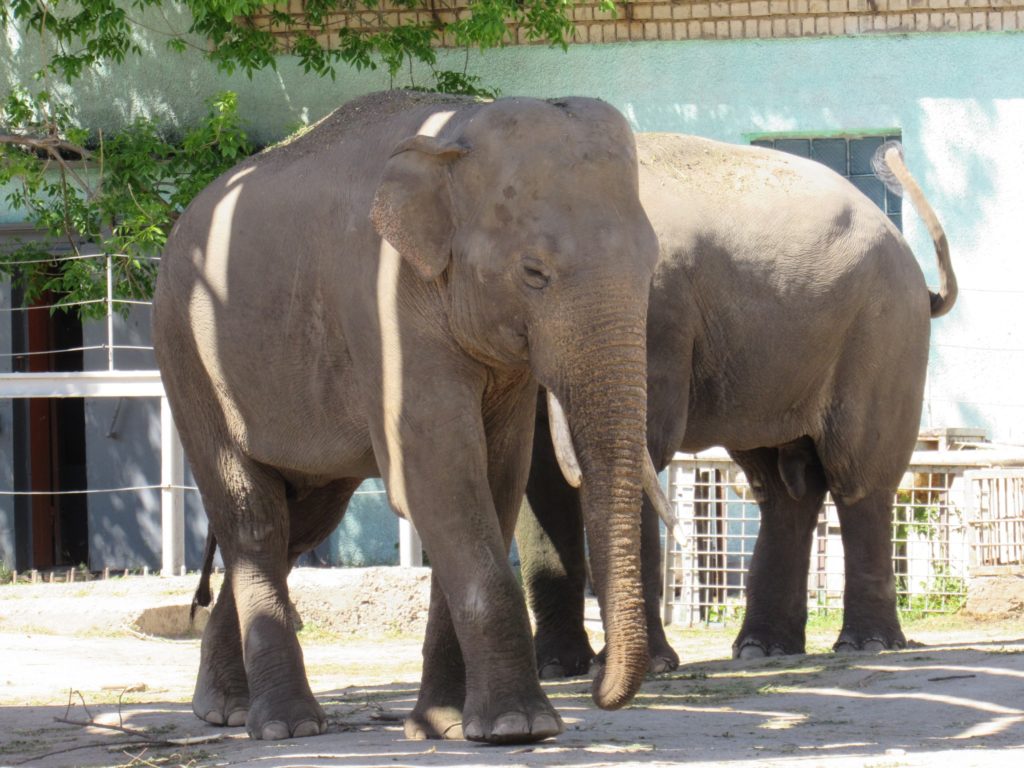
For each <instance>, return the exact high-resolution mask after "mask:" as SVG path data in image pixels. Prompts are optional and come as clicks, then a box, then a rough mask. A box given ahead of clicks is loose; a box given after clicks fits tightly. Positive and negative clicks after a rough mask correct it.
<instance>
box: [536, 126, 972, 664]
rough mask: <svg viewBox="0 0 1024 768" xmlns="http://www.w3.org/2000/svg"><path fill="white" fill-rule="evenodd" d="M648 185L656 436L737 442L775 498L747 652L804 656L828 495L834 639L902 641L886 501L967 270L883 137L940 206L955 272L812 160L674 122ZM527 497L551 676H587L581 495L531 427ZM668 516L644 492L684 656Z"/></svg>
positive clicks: (933, 225)
mask: <svg viewBox="0 0 1024 768" xmlns="http://www.w3.org/2000/svg"><path fill="white" fill-rule="evenodd" d="M637 146H638V153H639V156H640V164H641V167H640V193H641V199H642V201H643V204H644V208H645V209H646V211H647V214H648V216H649V217H650V219H651V222H652V223H653V224H654V228H655V230H656V231H657V233H658V238H659V240H660V244H661V256H660V261H659V263H658V267H657V269H656V272H655V278H654V283H653V287H652V291H651V302H650V307H649V314H648V333H647V348H648V382H647V385H648V416H647V438H648V444H649V447H650V452H651V456H652V458H653V460H654V463H655V464H656V466H657V467H658V468H659V469H661V468H664V467H665V466H666V465H667V464H668V462H669V460H670V459H671V457H672V454H673V453H674V452H676V451H677V450H683V451H699V450H702V449H704V448H707V447H709V446H712V445H722V446H725V447H726V448H728V449H729V452H730V454H731V455H732V457H733V458H734V459H735V461H736V462H737V463H738V464H739V465H740V466H741V467H742V468H743V470H744V472H745V473H746V476H747V479H748V481H749V482H750V485H751V488H752V491H753V493H754V496H755V498H756V499H757V502H758V504H759V506H760V509H761V528H760V533H759V534H758V538H757V543H756V546H755V549H754V554H753V559H752V561H751V564H750V573H749V576H748V579H747V609H746V614H745V619H744V622H743V625H742V627H741V629H740V631H739V635H738V636H737V638H736V641H735V644H734V645H733V651H734V654H735V655H736V656H739V657H751V656H763V655H768V654H776V653H801V652H803V650H804V627H805V624H806V620H807V571H808V564H809V558H810V547H811V541H812V533H813V529H814V526H815V523H816V521H817V516H818V510H819V509H820V507H821V503H822V500H823V499H824V496H825V493H826V491H831V492H832V496H833V498H834V499H835V502H836V507H837V509H838V512H839V519H840V523H841V530H842V540H843V547H844V551H845V553H846V589H845V594H844V616H843V628H842V631H841V633H840V635H839V639H838V641H837V643H836V648H837V649H842V648H851V649H862V648H863V649H872V648H873V649H880V648H898V647H901V646H902V645H903V644H904V642H905V641H904V637H903V634H902V632H901V631H900V626H899V621H898V619H897V616H896V593H895V581H894V575H893V570H892V561H891V556H890V551H891V544H890V526H891V517H892V511H891V510H892V499H893V494H894V492H895V490H896V487H897V484H898V483H899V480H900V478H901V477H902V475H903V472H904V470H905V468H906V466H907V462H908V461H909V459H910V455H911V452H912V451H913V448H914V444H915V441H916V438H917V433H918V428H919V424H920V413H921V404H922V394H923V388H924V381H925V368H926V364H927V360H928V339H929V332H930V319H931V318H932V317H937V316H939V315H941V314H943V313H945V312H947V311H948V310H949V309H950V308H951V307H952V305H953V302H954V301H955V298H956V283H955V278H954V275H953V272H952V268H951V265H950V260H949V252H948V246H947V244H946V239H945V235H944V234H943V233H942V229H941V227H940V226H939V223H938V220H937V218H936V217H935V215H934V212H933V211H932V210H931V208H930V206H928V203H927V201H925V200H924V197H923V195H922V194H921V192H920V189H919V188H918V187H917V185H916V184H915V183H914V181H913V179H912V178H910V177H909V174H907V173H906V172H905V171H906V169H905V166H903V164H902V161H901V160H900V158H899V155H898V153H897V154H896V155H895V156H894V155H893V154H892V153H891V152H890V153H887V155H886V156H887V158H888V159H890V160H891V164H892V165H893V166H894V169H901V170H900V174H901V180H902V181H903V182H904V186H906V187H907V189H908V191H910V192H911V195H912V197H913V199H914V203H915V206H916V207H917V209H918V211H919V212H920V213H921V215H922V217H923V218H924V219H925V220H926V223H927V224H928V226H929V229H930V232H931V234H932V236H933V240H934V243H935V248H936V253H937V255H938V261H939V270H940V276H941V279H942V288H941V290H940V292H939V293H937V294H936V293H931V294H930V293H929V291H928V289H927V287H926V285H925V282H924V278H923V276H922V273H921V269H920V267H919V266H918V264H917V262H916V261H915V259H914V255H913V253H911V251H910V248H909V247H908V246H907V244H906V242H905V241H904V239H903V237H902V236H901V235H900V233H899V232H898V230H897V229H896V228H895V227H894V226H893V225H892V223H891V222H890V221H889V220H888V219H887V218H886V216H885V215H884V214H883V213H882V212H881V211H880V210H879V209H878V208H877V206H875V205H874V204H873V203H872V202H871V201H870V200H868V199H867V198H866V197H865V196H864V195H862V194H861V193H860V192H858V191H857V190H856V189H855V188H854V187H853V185H851V184H850V183H849V182H847V181H846V180H845V179H843V178H841V177H840V176H839V175H837V174H835V173H833V172H832V171H831V170H829V169H827V168H825V167H824V166H823V165H820V164H818V163H816V162H812V161H809V160H803V159H800V158H796V157H793V156H790V155H787V154H783V153H781V152H776V151H773V150H765V149H761V148H757V147H744V146H734V145H729V144H722V143H718V142H714V141H708V140H705V139H700V138H695V137H689V136H682V135H669V134H640V135H638V136H637ZM527 493H528V497H529V501H530V506H531V507H532V513H531V512H529V511H527V512H526V513H525V514H523V515H522V516H521V518H520V522H519V526H518V529H517V533H516V535H517V540H518V543H519V552H520V556H521V559H522V565H523V579H524V583H525V585H526V588H527V595H528V598H529V600H530V605H531V608H532V610H533V612H534V615H535V618H536V624H537V630H536V639H535V644H536V652H537V658H538V665H539V667H540V669H541V675H542V677H545V676H546V677H555V676H561V675H573V674H581V673H583V672H585V671H586V670H587V668H588V666H589V664H590V661H591V659H592V657H593V651H592V650H591V648H590V645H589V643H588V641H587V636H586V632H585V631H584V629H583V588H584V581H585V574H584V564H583V543H582V526H583V521H582V519H581V517H580V508H579V499H578V495H577V494H576V492H575V491H574V489H572V488H570V487H569V486H568V485H567V484H566V482H565V480H564V479H563V478H562V477H561V476H560V474H559V472H558V470H557V469H556V468H555V461H554V457H553V454H552V450H551V447H550V442H549V439H548V437H547V436H546V435H544V434H541V433H540V432H538V433H537V434H536V437H535V447H534V460H533V466H532V469H531V473H530V479H529V485H528V491H527ZM660 563H661V559H660V553H659V540H658V519H657V517H656V515H655V514H654V512H653V507H652V506H651V504H650V503H648V502H647V501H645V504H644V513H643V581H644V595H645V602H646V608H647V610H646V613H647V623H648V637H649V642H650V658H651V669H652V670H654V671H664V670H666V669H672V668H675V666H677V665H678V663H679V660H678V656H677V655H676V653H675V651H673V650H672V648H671V647H670V645H669V644H668V642H667V640H666V639H665V633H664V629H663V627H662V624H661V616H660V593H661V574H660Z"/></svg>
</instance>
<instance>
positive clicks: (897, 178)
mask: <svg viewBox="0 0 1024 768" xmlns="http://www.w3.org/2000/svg"><path fill="white" fill-rule="evenodd" d="M871 165H872V167H873V168H874V170H875V175H876V176H878V178H879V179H881V180H882V182H883V183H884V184H885V186H887V187H888V188H889V190H890V191H891V192H893V193H895V194H897V195H901V196H903V195H904V193H906V195H907V196H909V197H910V200H911V202H912V203H913V204H914V209H915V210H916V211H917V213H918V215H919V216H920V217H921V219H922V220H923V221H924V223H925V226H927V227H928V233H929V234H930V235H931V236H932V244H933V245H934V246H935V257H936V259H937V260H938V263H939V290H938V292H935V291H931V290H930V291H928V293H929V295H930V296H931V307H932V310H931V311H932V317H942V316H943V315H944V314H946V313H947V312H949V310H951V309H952V308H953V305H954V304H955V303H956V296H957V285H956V275H955V274H954V273H953V262H952V261H951V260H950V257H949V241H948V240H946V233H945V232H944V231H943V229H942V224H940V223H939V217H938V216H936V215H935V211H934V210H933V209H932V206H931V204H930V203H929V202H928V200H927V199H926V198H925V196H924V192H922V191H921V187H920V186H919V185H918V183H917V181H916V180H915V179H914V177H913V176H911V175H910V171H909V170H907V166H906V164H905V163H904V162H903V145H902V144H900V143H899V142H898V141H887V142H885V143H884V144H883V145H882V146H880V147H879V148H878V149H877V150H876V151H875V156H874V157H873V158H872V160H871Z"/></svg>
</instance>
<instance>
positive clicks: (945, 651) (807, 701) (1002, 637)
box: [0, 569, 1024, 768]
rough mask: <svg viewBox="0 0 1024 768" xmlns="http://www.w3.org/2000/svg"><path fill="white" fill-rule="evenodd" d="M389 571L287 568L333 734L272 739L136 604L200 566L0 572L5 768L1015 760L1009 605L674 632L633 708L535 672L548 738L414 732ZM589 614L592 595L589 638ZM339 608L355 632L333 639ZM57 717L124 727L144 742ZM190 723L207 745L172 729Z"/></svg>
mask: <svg viewBox="0 0 1024 768" xmlns="http://www.w3.org/2000/svg"><path fill="white" fill-rule="evenodd" d="M381 570H382V569H369V570H367V571H316V570H309V569H303V570H300V571H298V572H297V573H296V574H295V577H294V578H293V583H292V593H293V597H294V599H295V602H296V604H297V606H299V608H300V611H301V612H302V614H303V618H304V620H305V624H306V626H305V629H304V630H303V631H302V633H301V634H300V638H301V639H302V643H303V648H304V652H305V657H306V664H307V668H308V671H309V676H310V682H311V684H312V687H313V690H314V691H316V693H317V696H318V697H319V699H320V701H321V703H322V704H323V706H324V708H325V710H326V711H327V712H328V714H329V718H330V729H329V732H328V733H327V734H325V735H323V736H320V737H316V738H311V739H296V740H292V741H284V742H272V743H268V742H257V741H252V740H250V739H248V738H247V737H246V736H245V734H244V729H218V728H214V727H211V726H206V725H205V724H203V723H202V722H201V721H199V720H198V719H196V718H195V717H194V716H193V715H192V713H191V709H190V706H189V703H188V702H189V698H190V696H191V691H192V685H193V682H194V679H195V673H196V668H197V665H198V659H199V642H198V640H197V639H195V638H189V637H186V638H183V639H166V638H159V637H154V636H151V635H146V634H144V633H143V632H140V631H139V630H140V623H139V621H138V617H139V616H140V615H141V614H142V613H143V611H144V610H145V609H147V608H152V607H155V606H164V607H167V606H176V608H175V609H174V610H171V611H170V612H171V613H176V614H177V615H178V616H179V617H180V616H181V615H183V613H184V611H185V610H186V608H185V607H186V606H187V604H188V601H189V599H190V596H191V590H192V588H193V587H194V583H195V577H183V578H173V579H161V578H158V577H148V578H141V577H139V578H133V579H127V580H116V581H111V582H107V583H103V582H92V583H89V584H54V585H49V584H47V585H38V586H16V587H10V586H5V587H0V682H2V683H3V684H2V686H0V766H7V765H32V766H40V768H46V767H53V768H58V767H62V766H99V765H104V766H105V765H111V766H112V765H125V766H155V765H159V766H179V765H182V766H214V765H231V766H254V767H255V766H260V767H261V768H264V767H265V768H276V767H277V766H320V765H334V766H347V767H351V768H355V767H357V766H382V765H388V766H401V765H423V766H494V765H496V766H519V765H523V766H526V765H529V766H556V765H557V766H578V767H579V768H590V767H592V766H611V765H644V766H652V768H657V767H658V766H666V765H680V764H682V765H688V766H696V767H700V766H710V765H729V766H738V767H740V768H745V767H746V766H800V767H801V768H802V767H803V766H829V768H833V767H836V768H846V767H847V766H870V767H871V768H897V767H899V766H928V768H938V767H940V766H951V767H953V766H955V768H965V767H967V766H1004V765H1005V766H1018V765H1024V623H1022V622H1021V621H1020V620H1019V619H1018V620H1016V621H1002V622H980V621H970V620H963V619H960V620H952V621H948V620H946V621H941V622H936V621H930V622H923V623H918V624H910V625H909V626H908V635H909V636H910V637H912V638H913V639H914V640H915V641H917V645H916V647H913V648H911V649H909V650H906V651H902V652H898V653H885V654H880V655H855V656H836V655H833V654H830V653H817V654H811V655H807V656H802V657H789V658H784V659H769V660H763V661H758V662H743V663H740V662H733V661H729V660H727V658H728V655H729V645H730V643H731V640H732V634H733V632H734V628H732V627H727V628H721V629H701V630H685V631H683V630H676V629H673V630H672V635H673V642H674V643H675V645H676V648H677V649H679V650H680V652H681V655H682V656H683V657H684V658H685V660H686V662H685V663H684V665H683V666H682V667H681V668H680V669H679V670H677V671H676V672H674V673H671V674H668V675H664V676H660V677H657V678H652V679H650V680H648V681H647V683H646V684H645V686H644V688H643V690H642V692H641V694H640V695H639V696H638V697H637V699H636V701H635V702H634V704H633V705H632V706H630V707H629V708H627V709H624V710H621V711H618V712H603V711H601V710H598V709H597V708H595V707H594V706H593V704H592V702H591V701H590V698H589V682H588V681H587V680H575V681H567V682H562V683H554V684H548V685H546V686H545V687H546V690H547V692H548V695H549V696H550V697H551V698H552V700H553V701H554V703H555V705H556V707H558V709H559V711H560V712H561V713H562V715H563V717H564V719H565V721H566V732H565V733H564V734H562V735H561V736H559V737H558V738H557V739H554V740H551V741H548V742H544V743H541V744H536V745H532V746H526V747H522V746H520V747H483V746H478V745H474V744H469V743H466V742H412V741H406V740H405V739H404V738H403V736H402V723H401V721H402V718H403V716H404V715H405V713H407V712H408V711H409V709H410V708H411V706H412V704H413V702H414V700H415V695H416V686H417V680H418V677H419V663H420V654H419V645H420V633H421V631H422V625H421V622H422V618H423V609H424V607H425V605H426V594H427V590H426V589H425V587H424V584H425V583H426V579H425V575H424V574H423V573H422V572H414V573H412V574H409V575H408V576H405V577H403V576H402V575H401V571H399V570H398V569H388V572H387V573H381V572H380V571H381ZM325 587H331V588H332V589H331V590H327V589H325ZM328 591H330V592H331V594H333V595H334V597H333V598H331V599H327V598H326V597H325V594H326V593H327V592H328ZM346 592H348V593H352V594H350V595H348V596H344V597H341V596H339V595H340V594H343V593H346ZM356 594H358V599H357V598H356ZM594 613H595V611H594V608H593V606H591V609H590V615H591V617H592V619H591V624H592V627H593V629H594V633H595V642H599V639H598V638H597V635H598V633H599V630H598V624H597V622H596V620H594V619H593V616H594ZM375 617H376V618H375ZM345 621H347V622H349V626H353V627H355V628H356V632H355V633H351V632H349V633H347V634H344V635H340V636H339V634H338V632H339V631H341V630H342V627H343V626H344V622H345ZM141 624H142V626H141V628H142V629H153V626H151V625H148V624H147V622H146V621H143V622H141ZM173 625H174V621H173V620H172V621H171V622H170V626H171V629H173ZM180 628H183V626H182V627H180ZM166 629H167V627H166V626H165V627H164V628H163V629H162V630H161V631H164V630H166ZM834 635H835V629H834V627H824V628H821V629H816V630H813V631H812V633H811V634H810V636H809V648H811V649H812V650H815V649H818V650H823V649H825V648H827V646H828V644H829V642H830V641H831V639H832V638H833V637H834ZM71 691H74V693H73V694H72V693H70V692H71ZM69 701H70V702H71V705H70V707H69ZM58 718H59V719H63V720H74V721H83V720H89V719H92V720H93V721H94V722H95V723H99V724H104V725H115V726H116V725H123V727H125V728H130V729H134V730H138V731H144V732H145V733H146V734H147V736H146V739H147V740H148V742H149V743H150V744H149V746H147V745H146V743H145V741H144V739H143V738H142V737H137V736H131V737H129V736H127V735H125V734H123V733H119V732H116V731H113V730H107V729H104V728H100V727H97V726H85V727H83V726H79V725H73V724H68V723H64V722H59V721H58ZM197 737H199V738H203V737H205V738H213V739H217V740H216V741H211V742H209V743H198V744H196V743H194V744H170V743H168V741H169V740H172V739H186V738H197Z"/></svg>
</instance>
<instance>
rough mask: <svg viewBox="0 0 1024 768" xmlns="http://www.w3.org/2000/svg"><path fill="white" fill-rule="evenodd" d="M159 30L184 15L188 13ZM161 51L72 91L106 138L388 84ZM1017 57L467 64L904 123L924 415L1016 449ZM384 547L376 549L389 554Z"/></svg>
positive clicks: (289, 116)
mask: <svg viewBox="0 0 1024 768" xmlns="http://www.w3.org/2000/svg"><path fill="white" fill-rule="evenodd" d="M160 23H162V22H161V21H160V20H159V19H154V20H152V24H153V25H159V24H160ZM170 23H171V24H172V25H173V26H175V27H177V28H182V27H185V26H187V20H186V19H183V18H171V20H170ZM161 46H162V43H161V42H160V41H159V39H158V38H157V37H154V41H153V52H154V54H156V55H152V56H148V57H146V58H145V59H143V60H134V59H133V60H132V61H131V62H130V63H128V64H125V65H123V66H111V67H109V68H105V69H103V70H102V71H97V72H94V73H92V74H91V75H89V76H88V77H86V78H85V79H84V81H83V82H82V83H80V84H79V85H78V86H76V89H75V91H74V92H73V93H68V94H67V96H68V98H69V99H70V100H71V101H73V102H75V103H76V104H77V106H78V108H79V110H80V113H81V114H82V116H83V118H84V119H85V120H87V121H88V122H89V123H90V124H93V125H98V126H102V127H104V128H105V129H106V130H108V131H109V130H115V129H116V128H117V127H118V126H119V125H122V124H123V123H124V122H125V121H127V120H131V119H133V118H134V117H137V116H149V117H154V118H156V119H159V120H161V121H163V122H165V123H166V124H168V125H172V126H181V125H187V124H188V123H190V122H192V121H194V120H195V119H196V118H197V116H198V115H199V114H201V112H202V111H203V109H204V106H203V102H204V99H206V98H208V97H209V96H211V95H212V94H214V93H216V92H217V91H220V90H224V89H233V90H236V91H237V92H238V93H239V102H240V108H241V111H242V113H243V115H244V117H245V119H246V120H247V122H248V124H249V126H250V130H251V132H252V134H253V135H254V137H255V138H256V139H257V141H260V142H264V143H265V142H269V141H273V140H275V139H277V138H280V137H281V136H283V135H285V134H287V133H288V132H290V131H291V130H292V129H293V128H295V127H297V126H298V125H301V124H304V123H308V122H311V121H313V120H316V119H318V118H319V117H321V116H322V115H323V114H325V113H326V112H328V111H330V110H331V109H333V108H334V107H336V106H337V105H339V104H341V103H343V102H344V101H346V100H347V99H349V98H352V97H354V96H356V95H359V94H361V93H365V92H368V91H372V90H377V89H381V88H386V87H388V86H389V85H390V84H391V83H390V82H389V79H388V77H387V75H386V73H382V72H363V73H344V74H342V75H341V76H340V77H339V80H338V82H331V81H330V80H317V79H314V78H311V77H308V76H304V75H303V74H302V73H301V71H300V70H299V69H298V68H297V67H295V66H294V65H293V64H292V63H290V62H288V61H285V62H282V64H281V66H280V67H279V70H278V71H276V72H263V73H259V74H257V75H256V76H255V77H254V78H253V79H252V80H249V79H247V78H245V77H244V76H243V75H234V76H231V77H227V76H224V75H222V74H218V73H217V72H216V71H215V70H214V69H213V68H212V67H211V66H210V65H209V64H207V63H206V62H205V61H203V60H202V59H201V58H200V57H199V56H198V55H188V54H186V55H184V56H179V55H174V54H169V53H165V52H163V51H162V48H161ZM0 54H2V55H0V83H3V82H10V81H12V80H13V79H14V78H16V77H18V76H19V74H24V73H25V72H28V71H31V69H32V68H34V66H35V62H34V61H33V60H32V59H33V57H32V56H31V55H30V54H29V53H27V52H26V51H23V50H22V49H21V48H20V42H19V41H18V40H17V39H7V40H4V41H0ZM444 56H445V54H442V57H444ZM450 61H451V66H452V67H453V68H455V67H461V66H462V63H463V61H464V59H463V56H462V54H450ZM1021 61H1024V34H1021V33H976V34H936V35H912V36H906V35H871V36H863V37H844V38H822V39H793V40H766V41H707V42H677V43H673V42H660V43H654V42H652V43H636V44H616V45H597V46H591V45H581V46H574V47H572V48H571V49H570V50H569V52H568V53H562V52H561V51H559V50H554V49H548V48H544V47H539V46H527V47H514V48H508V49H505V50H500V51H491V52H488V53H487V54H484V55H474V56H472V57H471V58H470V65H469V68H470V71H471V72H473V73H475V74H478V75H481V76H482V77H483V78H484V80H485V82H487V83H488V84H489V85H492V86H497V87H498V88H500V89H501V92H502V94H503V95H531V96H540V97H551V96H562V95H567V94H577V95H590V96H597V97H601V98H604V99H606V100H607V101H609V102H611V103H612V104H614V105H615V106H617V107H618V108H619V109H621V110H622V111H623V112H624V113H625V114H626V115H627V117H628V118H629V119H630V121H631V122H632V124H633V126H634V128H635V129H636V130H641V131H678V132H685V133H695V134H699V135H703V136H708V137H712V138H717V139H721V140H725V141H732V142H746V141H748V140H749V138H750V136H751V135H754V134H758V135H760V134H766V133H769V134H770V133H785V134H793V133H804V134H815V135H819V134H833V133H854V132H862V131H872V130H879V129H881V130H884V131H887V132H888V131H892V130H898V131H900V132H901V133H902V136H903V141H904V144H905V146H906V150H907V160H908V164H909V166H910V168H911V170H912V171H913V172H914V173H915V175H916V176H917V177H918V179H919V181H920V182H921V184H922V187H923V188H924V190H925V192H926V194H927V195H928V197H929V199H930V200H931V202H932V204H933V206H934V207H935V209H936V211H937V212H938V214H939V216H940V218H941V219H942V221H943V224H944V225H945V228H946V231H947V233H948V236H949V240H950V244H951V248H952V253H953V259H954V264H955V267H956V269H957V273H958V277H959V280H960V284H961V296H960V300H959V303H958V305H957V307H956V309H955V310H954V311H953V312H952V313H951V314H950V315H948V316H947V317H945V318H942V319H940V320H938V321H935V323H934V324H933V331H934V332H933V345H932V352H931V362H930V368H929V382H928V390H927V394H926V404H925V413H924V417H923V426H925V427H929V426H935V427H938V426H982V427H985V428H987V429H988V430H989V433H990V435H991V436H992V437H993V438H994V439H995V440H998V441H1004V442H1012V443H1017V444H1024V388H1022V386H1021V380H1022V379H1024V323H1020V322H1019V321H1018V317H1019V314H1020V310H1019V307H1020V306H1021V301H1022V299H1024V254H1022V252H1021V251H1022V248H1021V245H1020V242H1021V238H1020V236H1019V235H1018V234H1017V230H1016V225H1017V223H1018V221H1019V219H1020V217H1021V215H1022V212H1024V69H1022V68H1021V66H1020V62H1021ZM419 77H421V78H422V73H420V74H419ZM407 82H408V81H407V80H403V81H401V82H396V83H394V85H404V84H407ZM2 216H3V214H2V213H0V219H2ZM904 230H905V233H906V236H907V238H908V240H909V241H910V243H911V245H912V246H913V248H914V250H915V252H916V253H917V254H918V257H919V260H920V261H921V263H922V266H923V268H924V270H925V273H926V275H927V276H929V279H930V280H931V281H932V282H934V273H935V270H934V258H933V254H932V250H931V245H930V240H929V238H928V236H927V233H926V231H925V230H924V228H923V226H922V225H921V223H920V222H919V220H918V219H917V218H916V217H915V216H914V215H912V214H909V213H907V214H905V215H904ZM351 524H352V525H355V526H356V527H357V528H358V529H359V530H360V532H361V533H360V535H362V536H373V537H378V538H380V539H381V541H383V540H384V539H385V538H387V539H388V541H389V542H390V541H392V540H393V539H392V537H391V533H390V527H391V526H392V525H393V521H392V520H391V519H390V518H388V516H387V513H386V512H383V511H382V510H374V511H371V510H369V508H367V511H366V512H365V513H363V512H360V517H359V518H358V519H357V518H355V517H353V518H352V520H351ZM353 533H354V531H353ZM391 546H392V545H391V544H390V543H388V544H382V547H383V549H387V548H388V547H391ZM334 549H337V550H338V551H339V553H340V554H341V556H342V559H349V558H352V557H355V556H354V555H350V554H348V555H346V554H344V553H342V552H341V550H342V549H343V547H341V546H340V545H336V546H335V547H334ZM383 549H382V550H381V551H380V552H379V553H378V556H379V557H384V558H387V554H388V553H385V552H384V551H383ZM360 557H361V556H360Z"/></svg>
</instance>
